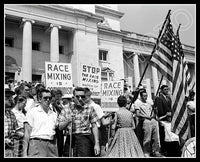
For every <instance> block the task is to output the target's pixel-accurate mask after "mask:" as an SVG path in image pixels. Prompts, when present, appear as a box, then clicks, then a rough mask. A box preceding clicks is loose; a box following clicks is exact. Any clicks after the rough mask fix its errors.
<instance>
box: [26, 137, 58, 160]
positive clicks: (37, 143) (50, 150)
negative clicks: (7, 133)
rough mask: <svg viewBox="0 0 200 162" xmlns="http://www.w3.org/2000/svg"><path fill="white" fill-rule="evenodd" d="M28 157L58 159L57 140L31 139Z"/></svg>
mask: <svg viewBox="0 0 200 162" xmlns="http://www.w3.org/2000/svg"><path fill="white" fill-rule="evenodd" d="M28 157H58V149H57V144H56V140H55V139H54V140H52V141H48V140H39V139H30V141H29V149H28Z"/></svg>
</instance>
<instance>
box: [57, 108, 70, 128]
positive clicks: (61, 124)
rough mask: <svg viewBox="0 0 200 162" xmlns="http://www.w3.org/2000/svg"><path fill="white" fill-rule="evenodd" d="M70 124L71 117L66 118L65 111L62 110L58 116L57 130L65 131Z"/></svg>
mask: <svg viewBox="0 0 200 162" xmlns="http://www.w3.org/2000/svg"><path fill="white" fill-rule="evenodd" d="M71 122H72V117H67V116H66V111H65V110H64V109H63V110H62V111H61V113H60V114H59V116H58V129H59V130H63V129H65V128H66V127H67V126H68V125H69V124H70V123H71Z"/></svg>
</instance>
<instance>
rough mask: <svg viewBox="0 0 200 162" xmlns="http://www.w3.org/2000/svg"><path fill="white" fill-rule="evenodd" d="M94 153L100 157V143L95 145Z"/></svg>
mask: <svg viewBox="0 0 200 162" xmlns="http://www.w3.org/2000/svg"><path fill="white" fill-rule="evenodd" d="M94 153H95V156H98V155H99V154H100V146H99V143H96V144H95V145H94Z"/></svg>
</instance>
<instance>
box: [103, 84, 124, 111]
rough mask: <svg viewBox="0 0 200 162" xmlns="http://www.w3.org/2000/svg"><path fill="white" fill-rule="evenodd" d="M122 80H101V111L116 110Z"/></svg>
mask: <svg viewBox="0 0 200 162" xmlns="http://www.w3.org/2000/svg"><path fill="white" fill-rule="evenodd" d="M123 91H124V81H104V82H102V91H101V95H102V96H101V107H102V109H103V111H117V110H118V109H119V106H118V104H117V98H118V97H119V96H120V95H123Z"/></svg>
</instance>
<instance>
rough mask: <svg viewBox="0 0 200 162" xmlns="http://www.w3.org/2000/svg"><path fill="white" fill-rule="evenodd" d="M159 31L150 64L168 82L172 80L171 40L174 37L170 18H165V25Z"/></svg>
mask: <svg viewBox="0 0 200 162" xmlns="http://www.w3.org/2000/svg"><path fill="white" fill-rule="evenodd" d="M163 27H164V28H163V30H162V29H161V31H162V32H161V37H160V38H159V37H158V39H157V44H156V48H155V50H154V52H153V54H152V58H151V60H150V64H151V65H152V66H154V67H155V68H157V70H158V71H159V72H160V73H161V74H162V75H163V76H164V77H165V78H167V79H168V80H169V81H171V82H172V79H173V74H172V73H173V71H172V70H173V64H172V52H171V51H172V49H171V48H172V47H173V45H172V39H173V37H174V34H173V29H172V25H171V20H170V16H168V17H167V18H166V23H165V24H164V26H163Z"/></svg>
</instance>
